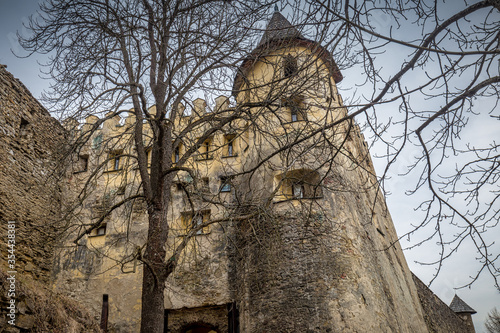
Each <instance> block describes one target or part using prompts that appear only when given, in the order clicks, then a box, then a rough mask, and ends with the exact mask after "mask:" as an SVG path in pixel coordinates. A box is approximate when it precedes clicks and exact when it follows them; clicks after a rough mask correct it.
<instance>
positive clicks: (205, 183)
mask: <svg viewBox="0 0 500 333" xmlns="http://www.w3.org/2000/svg"><path fill="white" fill-rule="evenodd" d="M200 190H201V192H202V193H210V180H209V178H208V177H203V178H202V179H201V188H200Z"/></svg>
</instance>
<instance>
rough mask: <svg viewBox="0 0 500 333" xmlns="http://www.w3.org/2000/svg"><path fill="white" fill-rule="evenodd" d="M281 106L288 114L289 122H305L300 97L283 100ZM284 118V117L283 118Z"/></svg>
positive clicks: (302, 101)
mask: <svg viewBox="0 0 500 333" xmlns="http://www.w3.org/2000/svg"><path fill="white" fill-rule="evenodd" d="M281 104H282V105H283V106H284V107H285V109H286V110H287V112H288V115H289V116H288V117H289V118H288V119H289V121H290V122H296V121H303V120H306V114H305V106H304V98H303V97H301V96H292V97H289V98H284V99H283V100H282V101H281ZM285 118H286V117H285Z"/></svg>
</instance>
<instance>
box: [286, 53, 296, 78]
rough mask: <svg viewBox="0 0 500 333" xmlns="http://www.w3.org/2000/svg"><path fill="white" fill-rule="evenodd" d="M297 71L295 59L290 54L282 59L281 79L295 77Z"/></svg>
mask: <svg viewBox="0 0 500 333" xmlns="http://www.w3.org/2000/svg"><path fill="white" fill-rule="evenodd" d="M298 70H299V67H298V65H297V58H295V57H293V56H292V55H290V54H287V55H286V56H285V57H283V77H284V78H287V77H290V76H293V75H295V74H296V73H297V72H298Z"/></svg>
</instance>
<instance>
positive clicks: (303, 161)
mask: <svg viewBox="0 0 500 333" xmlns="http://www.w3.org/2000/svg"><path fill="white" fill-rule="evenodd" d="M2 70H3V69H2ZM341 80H342V75H341V73H340V71H339V69H338V68H337V66H336V64H335V62H334V60H333V58H332V56H331V55H330V53H329V52H328V51H327V50H326V49H324V48H323V47H321V45H319V44H318V43H316V42H314V41H310V40H308V39H306V38H304V37H303V36H302V35H301V34H300V33H299V32H298V31H297V30H296V29H295V28H294V27H293V26H292V25H291V24H290V23H289V22H288V21H287V20H286V19H285V17H283V15H281V14H280V13H278V12H276V13H274V14H273V17H272V18H271V20H270V22H269V24H268V26H267V29H266V31H265V32H264V35H263V37H262V40H261V42H260V43H259V45H258V46H257V48H256V49H255V50H254V52H253V53H252V54H251V56H249V57H248V58H247V59H245V60H244V61H243V63H242V65H241V66H240V69H239V71H238V74H237V75H236V77H235V80H234V89H233V97H234V98H233V100H231V99H229V98H227V97H223V96H221V97H218V98H217V99H216V103H215V105H214V106H213V107H211V108H210V109H209V108H208V106H207V103H206V102H205V101H204V100H202V99H197V100H195V101H193V103H192V108H191V109H190V110H188V108H185V109H184V116H183V117H181V118H179V119H177V120H176V123H175V129H176V131H175V133H176V135H178V136H179V137H180V136H181V135H183V136H182V140H178V144H177V145H176V146H175V148H174V150H173V153H172V163H173V164H174V165H175V164H177V163H179V164H180V163H183V164H182V166H183V169H182V170H181V171H178V172H177V174H176V176H175V182H174V183H173V185H172V188H171V189H170V191H171V194H172V195H171V204H170V209H169V212H168V220H169V225H170V228H171V231H170V235H169V240H168V242H167V244H166V247H167V252H168V255H172V254H173V253H175V251H176V249H177V248H178V247H179V245H180V244H182V243H183V242H186V241H187V243H186V244H185V248H184V251H183V252H182V253H181V254H180V258H177V259H176V260H178V261H179V265H178V267H177V268H176V270H175V271H174V273H173V274H172V275H170V277H169V278H168V280H167V286H166V289H165V316H164V318H165V329H166V332H175V333H213V332H217V333H222V332H231V333H235V332H412V333H413V332H473V331H474V328H473V326H471V324H472V321H471V320H470V314H471V313H473V310H472V309H470V308H469V307H467V306H466V305H464V303H463V301H459V300H457V301H456V302H457V304H458V305H456V306H455V308H457V309H461V310H464V309H465V310H464V311H462V312H461V315H462V316H463V317H464V319H461V318H459V317H458V316H457V315H456V314H455V313H454V312H453V311H452V310H451V309H449V308H448V307H447V306H446V305H444V304H442V302H441V303H440V301H439V300H438V299H437V298H436V297H435V296H434V295H433V294H432V292H430V290H428V289H427V288H426V287H425V285H423V284H422V283H421V282H420V281H419V280H418V279H417V278H416V277H414V276H413V275H412V273H411V272H410V270H409V269H408V266H407V264H406V261H405V258H404V255H403V252H402V250H401V248H400V246H399V243H398V242H397V239H398V237H397V234H396V231H395V229H394V225H393V222H392V220H391V217H390V215H389V212H388V210H387V207H386V205H385V201H384V198H383V196H382V194H381V192H380V190H379V188H378V183H377V179H376V176H375V171H374V168H373V165H372V162H371V159H370V155H369V152H368V149H367V145H366V142H365V140H364V138H363V135H362V134H361V132H360V130H359V128H358V126H357V125H356V124H354V122H352V121H350V120H346V117H347V109H346V108H345V106H344V105H343V102H342V98H341V96H340V95H339V94H338V92H337V87H336V85H337V84H338V83H339V82H340V81H341ZM273 96H277V97H275V98H270V97H273ZM2 98H3V97H2ZM264 100H266V101H267V100H271V101H270V102H266V103H262V101H264ZM232 103H233V105H232ZM238 105H253V106H252V107H250V108H249V111H248V113H246V115H247V116H240V117H238V118H237V119H235V120H234V121H233V122H230V123H228V124H227V125H226V126H224V127H222V128H220V129H218V130H217V131H215V132H214V133H213V135H211V136H210V137H208V138H207V139H206V140H205V141H204V142H203V143H202V144H201V145H198V144H197V139H198V138H199V137H200V135H201V133H204V132H205V131H206V130H207V128H209V127H210V125H211V124H210V121H208V122H207V121H205V122H204V123H203V125H202V126H200V127H198V128H195V129H194V130H192V131H189V132H188V133H184V132H183V129H184V128H186V127H187V126H188V125H190V124H193V123H196V121H197V120H198V119H200V118H202V117H208V118H209V117H210V115H214V116H215V115H221V114H227V113H230V112H234V110H235V109H237V107H238ZM2 111H3V110H2ZM29 111H31V110H29ZM29 111H28V112H29ZM22 112H24V111H18V114H19V116H13V119H15V120H14V121H12V122H13V123H16V124H17V123H19V124H20V125H19V126H20V127H19V133H21V135H22V136H24V137H28V136H29V140H35V137H38V135H40V133H42V132H43V131H27V126H28V125H27V124H31V123H33V120H35V119H34V118H36V117H40V116H37V115H36V114H34V113H33V112H31V114H30V115H28V116H26V115H23V114H22ZM39 112H40V113H43V112H45V111H39ZM122 114H123V115H127V116H126V117H120V116H111V115H110V116H109V117H108V118H109V119H107V120H106V121H104V122H103V125H102V127H100V126H97V124H98V123H99V121H100V120H99V118H97V117H95V116H89V117H87V118H86V120H85V123H84V124H82V125H80V124H78V123H77V122H76V121H75V120H73V119H68V120H67V121H66V122H65V123H64V127H65V128H66V132H65V133H66V134H60V133H59V134H57V133H56V134H54V135H56V136H57V137H58V138H59V139H58V140H60V137H63V136H65V138H66V139H67V140H69V141H72V142H73V143H75V144H76V145H74V147H77V148H76V150H75V151H74V152H73V154H72V155H71V159H72V161H71V162H72V163H69V164H68V165H69V168H70V169H69V170H67V171H66V174H65V175H64V176H63V177H62V178H61V180H60V183H59V184H55V185H52V186H45V187H44V190H45V191H47V192H48V194H47V197H46V201H47V202H46V204H47V205H49V206H51V207H52V205H53V204H54V202H59V200H55V199H54V198H52V197H51V195H55V194H54V193H52V191H55V190H56V188H57V189H58V190H60V191H61V193H58V194H57V195H59V196H60V198H62V199H61V200H60V201H61V203H60V205H61V207H57V205H56V207H54V210H53V212H52V214H49V215H50V218H53V217H54V216H59V215H61V219H62V220H63V221H68V224H67V225H62V226H60V227H61V228H65V230H66V238H65V239H64V240H63V241H62V242H61V244H60V246H58V247H57V248H56V250H55V253H54V263H53V266H52V271H51V274H52V282H53V284H54V288H55V289H56V290H59V291H62V292H63V293H65V294H67V295H70V296H71V297H72V298H74V299H76V300H78V301H79V303H81V304H82V305H83V306H84V307H86V308H87V309H89V311H90V312H91V313H94V314H95V315H96V316H98V317H99V318H100V320H101V327H102V328H103V329H105V330H106V331H108V332H137V331H138V327H139V321H140V309H141V286H142V263H141V262H140V260H139V259H138V253H140V251H141V247H142V246H143V244H144V242H145V239H146V238H145V237H146V232H147V217H146V209H147V207H146V206H145V205H144V202H143V200H142V199H141V196H140V177H139V175H138V171H137V165H136V164H135V162H134V161H135V160H134V158H133V156H134V155H135V154H136V152H135V151H134V147H133V145H132V144H131V141H132V134H133V130H132V129H133V125H134V124H135V121H136V120H135V118H134V116H133V114H132V113H131V112H127V111H123V113H122ZM150 114H152V115H154V114H155V109H154V107H152V108H151V109H150ZM43 117H44V119H46V121H50V117H47V114H45V113H43ZM32 118H33V119H32ZM47 119H48V120H47ZM26 123H27V124H26ZM23 124H24V125H23ZM37 126H38V125H37ZM13 128H14V127H13ZM57 128H58V131H60V132H61V133H62V132H63V129H62V128H59V127H57ZM144 128H145V131H144V142H145V146H146V147H148V146H149V140H150V138H151V137H152V136H153V133H152V130H151V128H150V127H149V126H148V124H147V123H146V124H145V126H144ZM14 132H16V131H14V130H13V133H14ZM22 133H25V134H22ZM26 133H29V134H26ZM14 134H15V133H14ZM14 134H13V135H14ZM16 135H17V134H16ZM82 138H83V139H82ZM29 140H28V141H29ZM48 140H50V139H48ZM49 147H50V145H49ZM193 147H195V148H196V151H197V152H196V153H195V154H193V155H192V156H190V157H189V158H186V159H184V156H185V154H186V153H187V152H189V151H192V150H193ZM47 149H49V150H50V149H51V148H47ZM3 150H4V151H8V148H7V147H6V148H5V149H3ZM2 152H3V151H0V153H2ZM146 153H147V154H148V156H149V158H151V153H150V151H149V150H146ZM24 154H30V152H25V153H24ZM49 155H50V154H49ZM56 155H57V154H56V152H53V154H52V155H51V156H45V157H44V159H46V160H49V161H55V160H56ZM44 167H46V168H48V169H53V168H55V166H54V165H50V166H48V165H44ZM40 169H42V167H40ZM19 172H20V173H22V172H25V171H23V170H21V171H19ZM127 198H129V199H127ZM16 200H17V199H16ZM122 202H123V204H120V205H118V203H122ZM5 215H6V217H5V219H9V218H10V219H15V218H17V219H22V217H21V216H15V217H9V216H8V214H5ZM96 221H97V222H96ZM2 222H3V221H2ZM69 222H70V223H69ZM26 227H27V228H29V226H26ZM186 235H192V237H190V238H186V237H185V236H186ZM75 243H76V245H75ZM45 274H46V273H45ZM454 302H455V301H454ZM458 312H460V311H458Z"/></svg>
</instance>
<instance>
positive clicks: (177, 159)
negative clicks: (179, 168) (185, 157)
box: [174, 146, 180, 163]
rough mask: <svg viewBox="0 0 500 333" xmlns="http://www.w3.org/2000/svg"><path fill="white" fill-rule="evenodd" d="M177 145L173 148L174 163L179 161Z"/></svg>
mask: <svg viewBox="0 0 500 333" xmlns="http://www.w3.org/2000/svg"><path fill="white" fill-rule="evenodd" d="M179 155H180V154H179V146H177V147H175V149H174V163H177V162H179Z"/></svg>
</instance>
